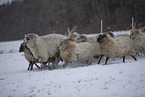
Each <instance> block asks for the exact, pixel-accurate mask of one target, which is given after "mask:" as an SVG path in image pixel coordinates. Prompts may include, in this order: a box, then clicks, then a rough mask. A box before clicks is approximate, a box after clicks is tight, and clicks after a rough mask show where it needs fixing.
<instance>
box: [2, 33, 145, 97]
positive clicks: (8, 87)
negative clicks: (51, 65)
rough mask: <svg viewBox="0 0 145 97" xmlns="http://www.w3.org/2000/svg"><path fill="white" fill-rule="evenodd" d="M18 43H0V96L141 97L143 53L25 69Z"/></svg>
mask: <svg viewBox="0 0 145 97" xmlns="http://www.w3.org/2000/svg"><path fill="white" fill-rule="evenodd" d="M123 33H125V32H123ZM127 33H128V32H127ZM21 42H22V40H20V41H11V42H0V97H145V56H139V57H137V59H138V61H134V60H133V59H132V58H131V57H127V58H126V63H122V59H121V58H117V59H115V61H113V60H112V59H109V61H108V63H109V64H108V65H102V64H104V62H105V59H103V60H102V61H101V63H100V65H98V64H97V61H98V59H94V60H93V63H92V65H90V66H87V65H83V64H80V63H76V62H74V63H70V64H68V67H67V68H65V69H62V64H63V63H59V66H58V67H57V69H55V70H47V69H38V68H36V67H34V69H33V70H32V71H28V70H27V67H28V62H27V61H26V60H25V58H24V56H23V53H19V52H18V48H19V45H20V43H21Z"/></svg>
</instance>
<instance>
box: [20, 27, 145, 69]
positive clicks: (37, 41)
mask: <svg viewBox="0 0 145 97" xmlns="http://www.w3.org/2000/svg"><path fill="white" fill-rule="evenodd" d="M75 31H76V27H74V28H73V29H72V30H71V31H70V30H69V28H68V33H69V35H68V36H64V35H61V34H49V35H45V36H38V35H37V34H34V33H30V34H27V35H25V37H24V40H23V43H21V45H20V48H19V52H24V56H25V58H26V60H27V61H28V62H29V66H28V70H32V69H33V65H34V64H35V65H36V66H37V67H38V68H39V69H40V67H39V66H38V65H37V64H36V63H41V66H46V67H48V68H49V69H55V68H56V67H57V65H58V63H59V62H60V61H64V64H63V68H65V67H66V66H67V64H68V63H69V62H81V63H84V64H88V65H90V64H91V63H92V60H93V58H98V57H100V59H99V60H98V64H99V63H100V61H101V59H102V57H106V62H105V64H107V62H108V59H109V58H117V57H120V58H123V62H125V57H126V56H131V57H132V58H133V59H134V60H135V61H137V59H136V58H135V56H136V55H138V54H140V53H142V54H144V55H145V33H144V32H145V27H144V28H141V29H134V30H131V34H130V35H126V34H122V35H114V34H113V33H105V34H100V35H98V34H96V35H94V36H86V35H83V34H79V33H77V32H75ZM50 63H51V64H50Z"/></svg>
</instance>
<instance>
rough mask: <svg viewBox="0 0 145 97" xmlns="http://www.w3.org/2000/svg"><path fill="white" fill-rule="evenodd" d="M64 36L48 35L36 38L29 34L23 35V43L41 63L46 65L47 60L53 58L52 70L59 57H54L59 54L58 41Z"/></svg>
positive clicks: (34, 35)
mask: <svg viewBox="0 0 145 97" xmlns="http://www.w3.org/2000/svg"><path fill="white" fill-rule="evenodd" d="M63 38H64V36H63V35H61V34H49V35H45V36H38V35H37V34H34V33H30V34H27V35H25V38H24V43H25V44H26V45H27V47H28V48H29V49H30V50H31V52H32V53H33V55H34V57H35V58H36V59H38V60H39V61H40V62H42V63H47V62H48V60H49V59H51V58H52V57H55V59H54V60H55V61H54V62H53V65H52V68H55V67H56V65H57V64H58V60H59V59H60V57H58V56H56V54H57V53H58V52H59V48H58V47H59V44H60V40H61V39H63Z"/></svg>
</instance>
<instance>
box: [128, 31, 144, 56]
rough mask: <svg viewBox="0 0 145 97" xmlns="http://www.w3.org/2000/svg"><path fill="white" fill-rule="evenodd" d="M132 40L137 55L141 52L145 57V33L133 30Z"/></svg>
mask: <svg viewBox="0 0 145 97" xmlns="http://www.w3.org/2000/svg"><path fill="white" fill-rule="evenodd" d="M130 38H131V40H132V44H133V47H134V49H135V51H136V53H137V54H138V53H139V52H141V53H143V54H144V55H145V33H143V32H142V31H140V30H139V29H134V30H131V34H130Z"/></svg>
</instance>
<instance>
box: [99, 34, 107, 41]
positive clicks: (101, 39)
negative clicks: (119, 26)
mask: <svg viewBox="0 0 145 97" xmlns="http://www.w3.org/2000/svg"><path fill="white" fill-rule="evenodd" d="M106 38H107V35H106V34H103V35H99V36H98V38H97V42H99V43H102V42H105V41H106Z"/></svg>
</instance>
